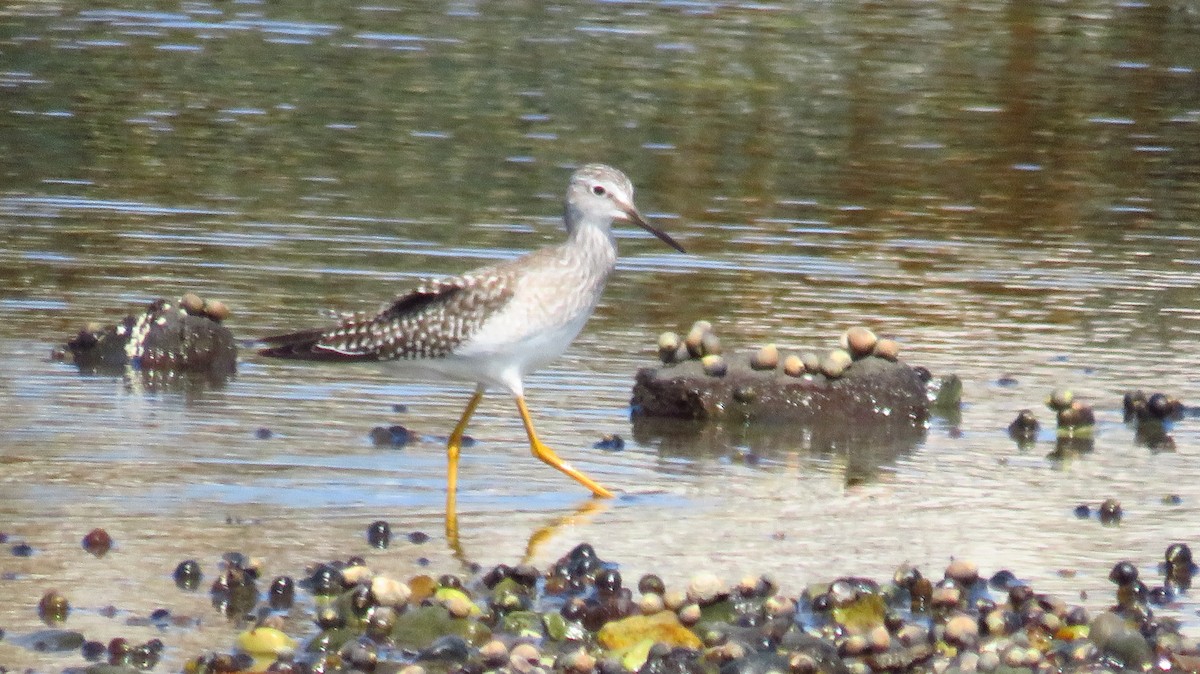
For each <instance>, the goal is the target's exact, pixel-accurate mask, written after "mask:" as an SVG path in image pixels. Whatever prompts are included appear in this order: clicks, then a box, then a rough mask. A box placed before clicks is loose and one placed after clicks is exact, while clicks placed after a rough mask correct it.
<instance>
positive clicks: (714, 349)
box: [700, 332, 721, 356]
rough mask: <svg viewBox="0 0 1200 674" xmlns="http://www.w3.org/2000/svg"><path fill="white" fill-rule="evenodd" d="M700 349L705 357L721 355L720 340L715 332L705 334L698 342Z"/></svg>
mask: <svg viewBox="0 0 1200 674" xmlns="http://www.w3.org/2000/svg"><path fill="white" fill-rule="evenodd" d="M700 349H701V351H702V352H703V354H704V355H705V356H719V355H721V339H720V338H719V337H717V335H716V333H715V332H706V333H704V337H703V338H701V340H700Z"/></svg>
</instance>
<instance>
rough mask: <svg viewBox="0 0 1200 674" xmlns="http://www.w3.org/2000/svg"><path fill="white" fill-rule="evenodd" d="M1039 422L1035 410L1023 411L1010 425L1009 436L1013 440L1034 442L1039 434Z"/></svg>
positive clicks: (1018, 413)
mask: <svg viewBox="0 0 1200 674" xmlns="http://www.w3.org/2000/svg"><path fill="white" fill-rule="evenodd" d="M1038 428H1039V424H1038V420H1037V417H1036V416H1034V414H1033V410H1028V409H1025V410H1021V411H1020V412H1017V417H1016V418H1015V419H1013V420H1012V423H1010V424H1009V425H1008V436H1009V437H1010V438H1012V439H1013V440H1026V441H1028V440H1033V439H1035V438H1037V434H1038Z"/></svg>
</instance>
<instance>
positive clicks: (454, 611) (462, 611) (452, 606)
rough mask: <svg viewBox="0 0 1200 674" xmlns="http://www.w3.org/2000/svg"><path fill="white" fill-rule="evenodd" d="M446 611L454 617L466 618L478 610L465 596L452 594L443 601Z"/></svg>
mask: <svg viewBox="0 0 1200 674" xmlns="http://www.w3.org/2000/svg"><path fill="white" fill-rule="evenodd" d="M445 606H446V611H447V612H449V613H450V615H451V617H454V618H468V617H470V616H471V614H472V613H475V612H477V611H478V610H479V608H478V607H477V606H475V604H474V602H472V601H471V600H470V599H467V598H466V596H465V595H464V596H453V597H450V598H448V599H446V601H445Z"/></svg>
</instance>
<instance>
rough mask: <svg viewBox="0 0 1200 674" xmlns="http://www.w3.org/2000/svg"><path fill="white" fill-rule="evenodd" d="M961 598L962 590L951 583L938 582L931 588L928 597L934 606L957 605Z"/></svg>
mask: <svg viewBox="0 0 1200 674" xmlns="http://www.w3.org/2000/svg"><path fill="white" fill-rule="evenodd" d="M961 600H962V590H960V589H958V586H956V585H954V584H953V583H946V584H942V583H939V584H938V585H937V587H935V588H933V592H932V593H931V594H930V598H929V601H930V602H931V603H932V604H933V605H934V606H958V603H959V602H960V601H961Z"/></svg>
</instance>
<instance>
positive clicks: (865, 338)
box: [841, 325, 879, 360]
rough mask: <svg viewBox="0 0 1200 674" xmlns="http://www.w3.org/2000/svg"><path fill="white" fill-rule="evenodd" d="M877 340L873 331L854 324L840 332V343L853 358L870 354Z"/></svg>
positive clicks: (856, 358)
mask: <svg viewBox="0 0 1200 674" xmlns="http://www.w3.org/2000/svg"><path fill="white" fill-rule="evenodd" d="M878 341H879V338H878V337H876V336H875V333H874V332H871V331H870V330H869V329H868V328H864V327H862V326H859V325H856V326H854V327H852V328H850V329H849V330H847V331H845V332H843V333H842V339H841V345H842V348H843V349H845V350H846V351H847V352H848V353H849V354H850V356H851V357H852V358H853V359H854V360H858V359H860V358H866V357H867V356H869V355H871V353H872V352H874V351H875V344H876V343H877V342H878Z"/></svg>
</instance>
